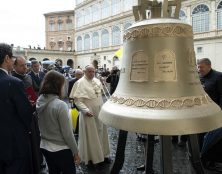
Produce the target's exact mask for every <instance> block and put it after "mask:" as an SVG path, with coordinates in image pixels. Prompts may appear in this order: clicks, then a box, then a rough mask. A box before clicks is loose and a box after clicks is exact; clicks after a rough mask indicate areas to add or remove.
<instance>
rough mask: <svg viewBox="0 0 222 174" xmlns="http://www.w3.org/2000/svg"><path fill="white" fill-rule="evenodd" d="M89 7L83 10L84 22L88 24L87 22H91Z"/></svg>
mask: <svg viewBox="0 0 222 174" xmlns="http://www.w3.org/2000/svg"><path fill="white" fill-rule="evenodd" d="M90 10H91V9H90V8H87V9H86V10H85V16H84V18H85V20H84V21H85V24H89V23H91V22H92V16H91V11H90Z"/></svg>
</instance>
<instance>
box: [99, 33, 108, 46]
mask: <svg viewBox="0 0 222 174" xmlns="http://www.w3.org/2000/svg"><path fill="white" fill-rule="evenodd" d="M101 46H102V47H108V46H109V32H108V30H106V29H103V30H102V32H101Z"/></svg>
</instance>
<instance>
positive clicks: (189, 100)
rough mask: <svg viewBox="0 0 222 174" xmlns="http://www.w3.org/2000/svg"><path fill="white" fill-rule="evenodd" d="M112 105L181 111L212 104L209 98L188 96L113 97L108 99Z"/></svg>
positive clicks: (205, 96) (206, 96)
mask: <svg viewBox="0 0 222 174" xmlns="http://www.w3.org/2000/svg"><path fill="white" fill-rule="evenodd" d="M110 100H111V101H112V102H113V103H118V104H123V105H126V106H134V107H142V108H150V109H152V108H153V109H181V108H190V107H195V106H201V105H205V104H209V103H211V102H212V100H211V99H210V97H209V96H208V95H207V94H206V95H202V96H189V97H180V98H167V99H164V98H150V99H149V98H136V97H132V98H130V97H123V96H121V97H119V96H115V95H113V96H112V97H111V99H110Z"/></svg>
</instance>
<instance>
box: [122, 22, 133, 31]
mask: <svg viewBox="0 0 222 174" xmlns="http://www.w3.org/2000/svg"><path fill="white" fill-rule="evenodd" d="M131 25H132V24H131V23H126V24H125V25H124V30H126V29H127V28H129V27H130V26H131Z"/></svg>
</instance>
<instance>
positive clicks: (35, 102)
mask: <svg viewBox="0 0 222 174" xmlns="http://www.w3.org/2000/svg"><path fill="white" fill-rule="evenodd" d="M197 68H198V72H199V75H200V81H201V83H202V85H203V88H204V90H205V91H206V93H207V94H208V95H209V96H210V97H211V99H212V100H213V101H214V102H215V103H216V104H218V105H219V106H220V107H221V108H222V73H221V72H218V71H215V70H213V69H212V67H211V62H210V60H209V59H207V58H204V59H200V60H198V62H197ZM119 75H120V74H119V70H118V68H117V67H113V68H112V70H111V72H109V71H108V70H103V71H100V72H98V71H97V72H96V69H95V68H94V67H93V65H87V66H86V67H85V68H84V70H82V69H76V70H75V72H74V73H73V74H69V75H68V77H70V76H73V78H71V79H70V78H68V83H67V74H63V73H62V72H61V71H58V70H50V71H48V72H47V73H45V72H43V71H41V64H40V63H39V62H38V61H37V60H33V61H32V62H31V69H30V71H28V68H27V64H26V59H25V58H24V57H22V56H17V57H15V56H13V53H12V48H11V46H9V45H7V44H4V43H0V89H1V90H0V96H1V97H0V103H1V105H0V106H1V117H0V138H1V139H2V142H1V143H0V173H2V174H15V173H16V174H37V173H39V172H40V170H41V168H43V167H45V165H46V164H47V166H48V170H49V174H57V173H58V174H60V173H61V172H62V173H64V174H74V173H75V171H76V168H75V164H76V165H79V164H80V162H82V163H83V164H85V165H87V166H88V167H89V168H94V169H96V170H100V167H101V166H103V165H106V164H110V163H111V159H110V157H109V155H110V148H109V138H108V131H107V127H106V125H104V124H103V123H102V122H101V121H100V120H99V119H98V115H99V112H100V109H101V107H102V105H103V92H104V90H103V89H104V85H105V84H106V83H109V84H110V88H109V93H110V94H111V95H112V94H113V93H114V91H115V89H116V87H117V84H118V81H119ZM96 76H97V78H96ZM64 88H66V89H64ZM65 91H67V92H65ZM64 96H66V97H67V98H70V99H72V101H73V102H74V104H75V106H76V108H77V109H78V111H79V115H78V123H79V124H78V142H77V141H76V139H75V136H74V131H75V130H73V126H72V123H71V121H70V120H71V118H70V114H69V109H70V108H69V105H68V103H67V101H65V100H64ZM218 137H219V138H218ZM209 139H210V140H212V141H209ZM186 141H187V137H186V136H184V142H185V144H186ZM199 145H200V149H201V157H202V162H203V164H204V166H205V167H206V168H209V169H213V170H217V168H216V163H217V162H220V163H221V162H222V157H221V155H222V150H221V145H222V129H217V130H215V131H212V132H206V133H202V134H200V135H199ZM37 158H38V159H37ZM44 159H45V161H46V164H44ZM36 161H37V162H36Z"/></svg>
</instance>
